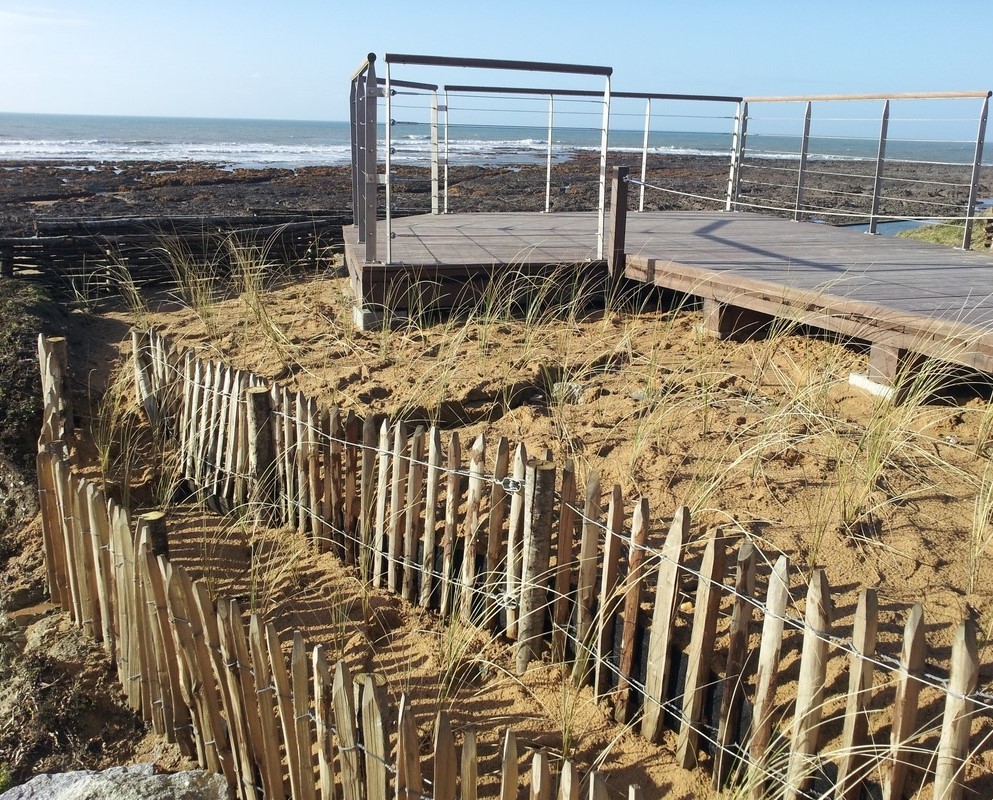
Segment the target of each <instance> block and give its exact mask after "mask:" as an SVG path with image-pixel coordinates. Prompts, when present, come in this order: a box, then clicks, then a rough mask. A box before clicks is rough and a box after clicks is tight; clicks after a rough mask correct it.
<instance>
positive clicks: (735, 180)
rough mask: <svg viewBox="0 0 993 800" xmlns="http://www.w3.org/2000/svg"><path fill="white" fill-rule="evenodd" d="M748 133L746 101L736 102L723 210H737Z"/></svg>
mask: <svg viewBox="0 0 993 800" xmlns="http://www.w3.org/2000/svg"><path fill="white" fill-rule="evenodd" d="M747 133H748V102H747V101H745V100H742V101H741V102H739V103H738V111H737V113H736V114H735V115H734V130H733V131H732V133H731V167H730V169H729V170H728V188H727V196H726V198H725V200H724V210H725V211H737V210H738V190H739V187H740V186H741V161H742V159H743V158H744V155H745V139H746V137H747Z"/></svg>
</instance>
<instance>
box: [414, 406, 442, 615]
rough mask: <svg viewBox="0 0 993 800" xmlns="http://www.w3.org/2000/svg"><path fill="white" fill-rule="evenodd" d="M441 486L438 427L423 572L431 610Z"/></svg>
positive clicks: (432, 444)
mask: <svg viewBox="0 0 993 800" xmlns="http://www.w3.org/2000/svg"><path fill="white" fill-rule="evenodd" d="M440 486H441V434H440V433H439V431H438V426H437V425H432V426H431V430H430V432H429V433H428V468H427V491H426V496H425V499H424V569H423V571H422V572H421V594H420V599H419V603H420V605H421V607H422V608H430V607H431V605H432V595H433V594H434V587H435V584H436V583H437V581H436V578H435V574H434V571H435V553H436V550H437V547H438V530H437V529H438V491H439V488H440Z"/></svg>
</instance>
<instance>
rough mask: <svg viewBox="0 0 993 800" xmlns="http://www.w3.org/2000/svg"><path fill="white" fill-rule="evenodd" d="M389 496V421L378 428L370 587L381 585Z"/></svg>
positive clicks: (385, 421) (377, 587)
mask: <svg viewBox="0 0 993 800" xmlns="http://www.w3.org/2000/svg"><path fill="white" fill-rule="evenodd" d="M389 496H390V421H389V420H388V419H384V420H383V424H382V425H381V426H380V428H379V480H377V481H376V525H375V529H374V531H373V537H372V538H373V541H372V585H373V587H374V588H376V589H379V588H380V587H381V586H382V585H383V556H384V555H385V553H386V548H387V546H388V545H387V535H388V530H389V529H388V528H387V520H386V507H387V504H388V501H389Z"/></svg>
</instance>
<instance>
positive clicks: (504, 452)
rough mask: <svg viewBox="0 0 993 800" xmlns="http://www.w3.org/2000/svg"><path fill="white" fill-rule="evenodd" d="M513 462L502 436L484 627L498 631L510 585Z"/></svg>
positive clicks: (490, 528)
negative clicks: (506, 532) (507, 528)
mask: <svg viewBox="0 0 993 800" xmlns="http://www.w3.org/2000/svg"><path fill="white" fill-rule="evenodd" d="M509 461H510V448H509V446H508V444H507V438H506V437H505V436H501V437H500V438H499V440H497V446H496V455H495V457H494V461H493V482H492V483H491V484H490V509H489V519H488V523H487V530H486V576H485V577H486V580H485V582H484V585H485V587H486V595H485V596H484V601H485V610H484V612H483V620H482V624H483V627H485V628H488V629H492V628H495V627H496V625H497V623H498V620H497V605H496V603H497V600H496V596H497V594H498V593H500V591H501V589H502V588H503V585H504V584H505V583H506V576H505V574H501V573H502V571H503V570H504V569H505V564H506V561H505V558H504V544H503V523H504V520H505V519H506V518H507V500H506V498H507V492H506V490H505V489H504V488H503V483H502V482H503V479H504V478H506V477H507V466H508V462H509Z"/></svg>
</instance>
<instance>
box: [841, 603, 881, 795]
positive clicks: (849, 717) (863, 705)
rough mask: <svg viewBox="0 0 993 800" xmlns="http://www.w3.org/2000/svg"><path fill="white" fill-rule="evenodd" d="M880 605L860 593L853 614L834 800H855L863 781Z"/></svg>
mask: <svg viewBox="0 0 993 800" xmlns="http://www.w3.org/2000/svg"><path fill="white" fill-rule="evenodd" d="M878 617H879V603H878V600H877V599H876V590H875V589H868V588H866V589H863V590H862V592H861V594H860V595H859V604H858V607H857V608H856V610H855V626H854V628H853V630H852V644H853V645H854V652H853V653H852V658H851V666H850V671H849V673H848V675H849V677H848V702H847V705H846V708H845V728H844V730H843V732H842V735H841V761H840V762H839V764H838V777H837V779H836V781H835V784H836V786H837V788H836V790H835V795H834V796H835V800H858V798H859V797H860V796H861V794H862V782H863V781H864V780H865V778H866V774H865V763H866V761H867V760H868V759H867V755H868V754H867V752H866V745H867V744H868V738H869V737H868V730H869V714H870V711H871V709H870V704H871V702H872V660H871V659H872V657H873V656H874V655H875V653H876V628H877V625H878V621H879V620H878Z"/></svg>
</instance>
